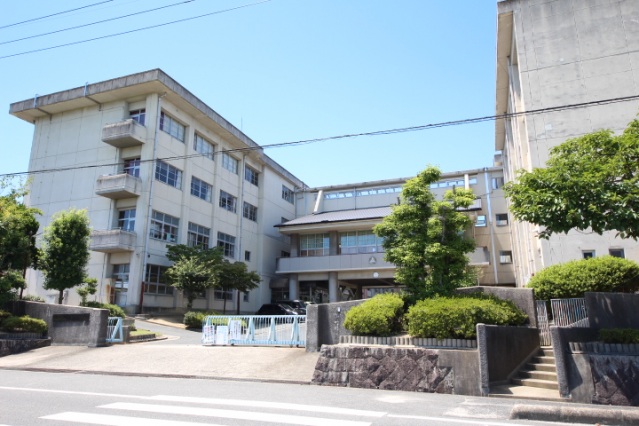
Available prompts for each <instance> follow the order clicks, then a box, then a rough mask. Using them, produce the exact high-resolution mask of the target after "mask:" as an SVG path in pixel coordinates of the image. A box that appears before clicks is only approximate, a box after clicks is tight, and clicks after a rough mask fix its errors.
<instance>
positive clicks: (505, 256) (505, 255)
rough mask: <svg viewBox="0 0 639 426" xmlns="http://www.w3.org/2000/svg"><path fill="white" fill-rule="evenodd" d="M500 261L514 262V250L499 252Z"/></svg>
mask: <svg viewBox="0 0 639 426" xmlns="http://www.w3.org/2000/svg"><path fill="white" fill-rule="evenodd" d="M499 263H513V252H512V251H510V250H507V251H505V250H501V251H500V252H499Z"/></svg>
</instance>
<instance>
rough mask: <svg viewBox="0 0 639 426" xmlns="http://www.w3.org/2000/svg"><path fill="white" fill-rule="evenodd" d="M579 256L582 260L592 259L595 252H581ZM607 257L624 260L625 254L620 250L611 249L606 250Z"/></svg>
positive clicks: (595, 254)
mask: <svg viewBox="0 0 639 426" xmlns="http://www.w3.org/2000/svg"><path fill="white" fill-rule="evenodd" d="M581 255H582V256H583V258H584V259H592V258H594V257H596V256H597V252H596V251H595V250H582V251H581ZM608 255H610V256H613V257H620V258H622V259H624V258H625V257H626V252H625V251H624V249H622V248H611V249H608Z"/></svg>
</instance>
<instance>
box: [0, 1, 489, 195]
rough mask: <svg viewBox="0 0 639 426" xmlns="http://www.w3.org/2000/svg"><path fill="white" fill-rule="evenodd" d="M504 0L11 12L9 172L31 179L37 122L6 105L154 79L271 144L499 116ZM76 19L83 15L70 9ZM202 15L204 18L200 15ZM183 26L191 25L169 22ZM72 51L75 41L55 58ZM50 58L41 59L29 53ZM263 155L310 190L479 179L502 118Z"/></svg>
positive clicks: (2, 47)
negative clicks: (156, 73)
mask: <svg viewBox="0 0 639 426" xmlns="http://www.w3.org/2000/svg"><path fill="white" fill-rule="evenodd" d="M496 3H497V0H459V1H454V2H453V1H435V0H270V1H268V0H267V1H263V0H106V1H105V0H58V1H50V0H21V1H17V2H6V3H3V13H2V14H1V15H0V105H3V107H2V108H4V113H2V114H0V152H1V155H0V176H1V175H5V174H10V173H22V172H26V171H27V170H28V164H29V155H30V149H31V141H32V138H33V125H32V124H30V123H27V122H24V121H22V120H21V119H18V118H17V117H13V116H12V115H10V114H9V113H8V111H9V106H10V104H11V103H14V102H18V101H22V100H25V99H32V98H33V97H34V96H35V95H36V94H38V95H46V94H49V93H53V92H57V91H63V90H67V89H71V88H75V87H81V86H84V85H85V83H89V84H91V83H96V82H100V81H104V80H109V79H112V78H116V77H121V76H124V75H128V74H133V73H137V72H141V71H146V70H150V69H154V68H161V69H162V70H163V71H164V72H166V73H167V74H168V75H170V76H171V77H172V78H173V79H175V80H176V81H177V82H178V83H180V84H181V85H182V86H184V87H185V88H186V89H187V90H189V91H190V92H191V93H193V94H194V95H195V96H197V97H198V98H199V99H201V100H202V101H204V102H205V103H206V104H207V105H208V106H210V107H211V108H213V109H214V110H215V111H216V112H218V113H219V114H220V115H222V116H223V117H224V118H226V119H227V120H228V121H230V122H231V123H232V124H233V125H235V126H236V127H238V128H239V129H241V130H242V131H243V132H244V133H245V134H246V135H247V136H249V137H250V138H251V139H253V140H254V141H255V142H257V143H258V144H260V145H262V146H267V145H270V144H279V143H283V142H296V141H302V140H308V139H316V138H327V137H329V138H330V137H334V136H341V135H346V134H358V133H367V132H377V131H384V130H393V129H401V128H408V127H414V126H424V125H429V124H437V123H443V122H450V121H457V120H465V119H471V118H477V117H484V116H491V115H493V114H494V112H495V46H496V44H495V43H496V41H495V36H496ZM164 6H166V7H164ZM159 7H164V8H163V9H162V10H157V11H153V12H145V11H147V10H150V9H156V8H159ZM78 8H79V9H78ZM71 9H78V10H75V11H72V12H68V13H60V12H66V11H69V10H71ZM231 9H233V10H231ZM138 12H141V13H139V14H136V15H134V16H129V17H127V18H122V19H114V20H111V21H109V22H104V23H100V24H93V25H88V26H84V27H82V28H76V29H73V30H66V29H68V28H71V27H76V26H82V25H87V24H92V23H95V22H97V21H101V20H108V19H112V18H117V17H121V16H123V15H130V14H135V13H138ZM47 15H53V16H50V17H46V18H43V17H45V16H47ZM200 15H208V16H204V17H200V18H197V19H190V18H194V17H197V16H200ZM37 18H43V19H37ZM177 20H184V21H182V22H177V23H171V24H167V25H161V24H165V23H169V22H171V21H177ZM24 21H29V22H24ZM159 25H161V26H159ZM153 26H156V27H155V28H149V29H143V30H139V31H135V30H138V29H142V28H146V27H153ZM50 32H55V33H54V34H48V35H44V36H39V37H33V36H38V35H41V34H44V33H50ZM124 32H125V33H126V34H123V35H118V36H113V37H111V35H114V34H117V33H124ZM22 38H28V39H26V40H18V39H22ZM89 39H97V40H94V41H86V42H85V40H89ZM16 40H17V41H16ZM77 42H81V43H78V44H75V43H77ZM64 44H70V45H67V46H63V47H55V46H59V45H64ZM40 49H46V50H41V51H37V52H31V51H34V50H40ZM28 52H30V53H28ZM265 153H266V154H267V155H268V156H269V157H271V158H272V159H274V160H275V161H277V162H278V163H279V164H280V165H282V166H283V167H284V168H286V169H287V170H289V171H290V172H291V173H293V174H294V175H295V176H296V177H297V178H299V179H300V180H302V181H303V182H304V183H306V185H308V186H310V187H318V186H329V185H338V184H347V183H357V182H368V181H378V180H384V179H394V178H400V177H410V176H414V175H416V174H417V173H418V172H419V171H421V170H423V169H424V168H425V167H426V166H428V165H434V166H438V167H439V168H440V169H441V170H442V171H443V172H453V171H459V170H467V169H477V168H483V167H490V166H492V164H493V156H494V153H495V151H494V122H492V121H488V122H483V123H475V124H463V125H454V126H448V127H443V128H434V129H427V130H421V131H410V132H402V133H394V134H387V135H380V136H360V137H354V138H341V139H334V140H329V141H323V142H316V143H310V144H293V145H290V146H287V147H280V148H275V147H274V148H267V149H265Z"/></svg>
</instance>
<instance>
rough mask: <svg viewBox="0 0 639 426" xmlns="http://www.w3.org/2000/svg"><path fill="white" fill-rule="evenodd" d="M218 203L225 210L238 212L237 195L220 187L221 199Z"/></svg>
mask: <svg viewBox="0 0 639 426" xmlns="http://www.w3.org/2000/svg"><path fill="white" fill-rule="evenodd" d="M218 204H219V206H220V207H221V208H223V209H224V210H228V211H230V212H232V213H237V197H236V196H235V195H233V194H229V193H228V192H226V191H225V190H223V189H220V201H219V203H218Z"/></svg>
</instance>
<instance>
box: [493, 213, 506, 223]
mask: <svg viewBox="0 0 639 426" xmlns="http://www.w3.org/2000/svg"><path fill="white" fill-rule="evenodd" d="M495 221H496V222H497V226H506V225H508V213H497V214H496V215H495Z"/></svg>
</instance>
